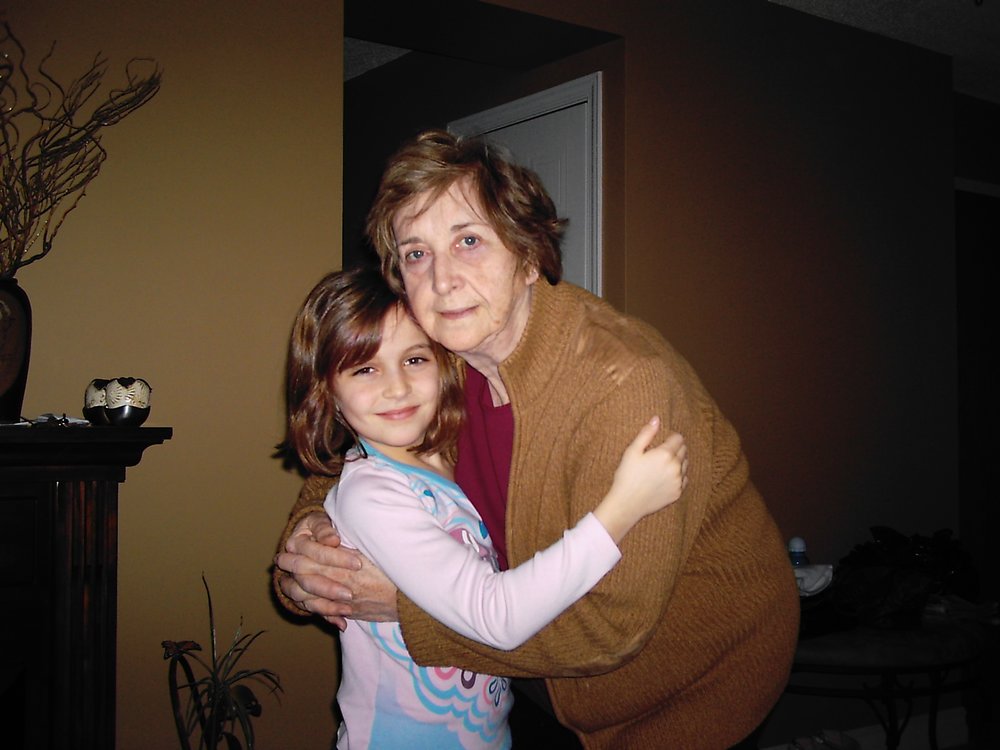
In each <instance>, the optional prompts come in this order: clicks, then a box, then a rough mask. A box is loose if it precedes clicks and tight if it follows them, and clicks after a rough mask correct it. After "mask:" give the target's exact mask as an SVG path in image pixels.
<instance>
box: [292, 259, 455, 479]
mask: <svg viewBox="0 0 1000 750" xmlns="http://www.w3.org/2000/svg"><path fill="white" fill-rule="evenodd" d="M393 310H398V311H399V312H400V314H403V315H409V312H408V311H407V309H406V306H405V304H404V303H403V302H402V301H401V300H400V298H399V295H397V294H396V293H395V292H393V291H392V290H391V289H390V288H389V286H388V285H387V284H386V282H385V280H384V279H383V278H382V277H381V276H380V275H379V273H378V271H376V270H375V269H356V270H352V271H340V272H336V273H331V274H328V275H327V276H325V277H324V278H323V279H322V280H321V281H320V282H319V283H318V284H317V285H316V286H315V287H314V288H313V290H312V291H311V292H309V296H308V297H306V301H305V302H304V303H303V305H302V309H301V310H300V311H299V314H298V315H297V316H296V318H295V323H294V324H293V325H292V335H291V338H290V341H289V344H288V360H287V365H286V371H285V408H286V412H287V417H288V422H287V427H286V433H285V446H286V447H287V448H288V449H290V450H292V451H294V452H295V454H296V455H297V456H298V460H299V462H300V463H301V465H302V466H303V468H305V469H306V470H308V471H310V472H312V473H314V474H326V475H330V476H337V475H339V474H340V470H341V468H342V467H343V464H344V454H345V453H346V452H347V450H348V449H349V448H350V447H351V446H352V445H354V444H355V443H356V442H357V435H355V434H354V431H353V430H352V429H351V426H350V425H349V424H347V423H346V422H345V421H344V418H343V416H341V414H340V411H339V409H337V403H336V399H335V398H334V393H333V378H334V376H335V375H336V374H337V373H339V372H342V371H343V370H346V369H347V368H349V367H353V366H355V365H359V364H362V363H364V362H366V361H368V360H369V359H371V358H372V357H373V356H375V354H376V352H378V349H379V346H381V344H382V322H383V321H384V320H385V316H386V315H388V314H389V313H390V312H392V311H393ZM431 348H432V351H433V353H434V358H435V359H436V360H437V363H438V370H439V372H440V379H441V391H440V396H441V397H440V402H439V404H438V411H437V414H436V415H435V417H434V420H433V421H432V422H431V424H430V425H429V426H428V429H427V433H426V435H425V436H424V441H423V443H421V444H420V445H419V446H417V448H416V449H415V452H417V453H430V452H433V453H440V454H442V455H443V456H444V457H445V458H446V460H449V461H454V458H455V446H456V443H457V440H458V431H459V428H460V427H461V424H462V416H463V402H462V391H461V386H460V385H459V379H458V373H457V371H456V369H455V364H454V362H453V361H452V358H451V356H450V355H449V354H448V352H447V350H445V349H444V348H443V347H442V346H441V345H440V344H437V343H435V342H433V341H431Z"/></svg>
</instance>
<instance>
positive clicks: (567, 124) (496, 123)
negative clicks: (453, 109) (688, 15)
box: [448, 73, 602, 296]
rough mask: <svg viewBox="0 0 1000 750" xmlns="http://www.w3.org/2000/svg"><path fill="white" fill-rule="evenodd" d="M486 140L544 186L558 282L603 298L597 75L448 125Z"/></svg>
mask: <svg viewBox="0 0 1000 750" xmlns="http://www.w3.org/2000/svg"><path fill="white" fill-rule="evenodd" d="M448 130H450V131H451V132H453V133H458V134H460V135H476V136H486V137H487V138H488V139H489V140H490V141H491V142H494V143H497V144H500V145H502V146H504V147H506V148H507V149H508V150H509V151H510V153H511V156H512V158H513V159H514V161H516V162H517V163H518V164H521V165H523V166H526V167H528V168H530V169H532V170H533V171H534V172H535V173H536V174H537V175H538V176H539V177H540V178H541V180H542V183H543V184H544V185H545V189H546V190H547V191H548V193H549V196H550V197H551V198H552V200H553V201H554V202H555V204H556V210H557V212H558V214H559V216H560V217H561V218H565V219H567V220H568V222H567V227H566V233H565V235H564V237H563V242H562V254H563V278H564V279H565V280H566V281H569V282H570V283H573V284H576V285H577V286H580V287H583V288H584V289H587V290H588V291H590V292H591V293H593V294H596V295H597V296H600V295H601V275H602V274H601V207H602V200H601V192H602V191H601V186H602V183H601V166H602V149H601V74H600V73H593V74H591V75H589V76H584V77H583V78H578V79H576V80H574V81H570V82H568V83H564V84H561V85H559V86H555V87H553V88H550V89H546V90H545V91H540V92H538V93H537V94H532V95H531V96H527V97H523V98H521V99H517V100H515V101H513V102H509V103H507V104H503V105H501V106H499V107H494V108H492V109H489V110H486V111H484V112H479V113H476V114H474V115H470V116H469V117H465V118H462V119H460V120H453V121H452V122H449V123H448Z"/></svg>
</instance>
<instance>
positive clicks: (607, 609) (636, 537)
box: [282, 281, 799, 750]
mask: <svg viewBox="0 0 1000 750" xmlns="http://www.w3.org/2000/svg"><path fill="white" fill-rule="evenodd" d="M531 305H532V306H531V315H530V318H529V321H528V326H527V329H526V331H525V334H524V336H523V337H522V340H521V342H520V343H519V345H518V347H517V349H516V350H515V351H514V353H513V354H511V356H510V357H509V358H508V359H507V360H506V361H505V362H504V363H503V364H502V365H501V368H500V373H501V376H502V377H503V380H504V384H505V385H506V387H507V392H508V394H509V396H510V400H511V404H512V406H513V412H514V425H515V429H514V451H513V460H512V466H511V477H510V490H509V504H508V508H507V532H506V536H507V548H508V555H509V559H510V564H511V565H512V566H514V565H517V564H518V563H520V562H523V561H524V560H527V559H529V558H530V557H531V556H532V555H533V554H534V553H535V552H536V551H537V550H539V549H542V548H545V547H547V546H549V545H550V544H552V543H553V542H555V541H556V540H557V539H559V538H560V536H561V535H562V533H563V531H564V530H565V529H566V528H568V527H570V526H573V525H574V524H575V523H576V522H577V521H578V520H579V519H580V518H581V517H582V516H583V515H584V514H585V513H586V512H587V511H589V510H591V509H593V508H594V506H595V505H596V504H597V503H598V502H599V501H600V499H601V498H602V497H603V495H604V494H605V492H606V491H607V490H608V488H609V487H610V484H611V477H612V475H613V473H614V469H615V468H616V467H617V465H618V461H619V459H620V458H621V454H622V451H623V449H624V447H625V446H626V445H627V444H628V443H629V441H631V440H632V438H633V437H634V436H635V434H636V433H637V432H638V430H639V428H640V426H641V425H643V424H644V423H645V422H646V421H647V420H648V419H649V418H650V417H651V416H653V415H654V414H657V415H659V416H660V417H661V418H662V420H663V422H664V423H665V424H666V425H669V427H670V429H672V430H676V431H677V432H680V433H681V434H682V435H684V438H685V441H686V443H687V446H688V456H689V459H690V465H691V468H690V471H689V473H688V479H689V484H688V487H687V489H686V490H685V491H684V494H683V495H682V497H681V499H680V500H679V501H678V502H677V503H675V504H674V505H672V506H670V507H669V508H667V509H666V510H664V511H660V512H659V513H656V514H654V515H653V516H650V517H648V518H646V519H645V520H643V521H642V522H641V523H640V524H638V525H637V526H636V527H635V528H634V529H633V530H632V532H631V533H629V535H628V536H627V537H626V538H625V540H624V541H623V543H622V545H621V549H622V553H623V557H622V560H621V562H620V563H619V564H618V565H617V566H616V567H615V568H614V570H612V571H611V573H609V574H608V575H607V576H605V577H604V579H603V580H602V581H601V582H600V583H599V584H598V585H597V586H596V587H595V588H594V589H593V590H592V591H591V592H590V593H589V594H588V595H587V596H585V597H584V598H583V599H582V600H580V601H579V602H578V603H577V604H575V605H574V606H572V607H571V608H570V609H568V610H567V611H566V612H564V613H563V614H562V615H560V616H559V617H558V618H557V619H556V620H555V621H554V622H552V623H551V624H550V625H549V626H548V627H546V628H545V629H543V630H542V631H541V632H540V633H539V634H538V635H536V636H535V637H534V638H532V639H531V640H530V641H528V642H527V643H525V644H524V645H523V646H521V647H520V648H518V649H516V650H514V651H510V652H503V651H497V650H495V649H491V648H489V647H487V646H484V645H482V644H479V643H476V642H474V641H471V640H468V639H466V638H463V637H462V636H460V635H458V634H456V633H454V632H452V631H450V630H448V629H447V628H446V627H445V626H443V625H441V624H440V623H438V622H436V621H435V620H433V618H431V617H430V616H429V615H428V614H426V613H425V612H423V611H422V610H420V609H419V608H418V607H417V606H416V605H415V604H413V603H412V602H411V601H409V600H408V599H407V598H406V596H405V595H403V594H400V595H399V602H398V603H399V612H400V622H401V625H402V630H403V636H404V638H405V640H406V644H407V647H408V648H409V650H410V653H411V654H412V656H413V658H414V659H415V660H416V661H417V663H419V664H422V665H453V666H459V667H462V668H464V669H470V670H474V671H477V672H485V673H491V674H503V675H509V676H513V677H522V676H523V677H545V678H547V679H546V683H547V685H548V689H549V694H550V697H551V699H552V704H553V707H554V708H555V711H556V714H557V716H558V717H559V720H560V721H561V722H563V723H564V724H565V725H567V726H569V727H571V728H572V729H573V730H575V731H576V733H577V734H578V736H579V737H580V739H581V741H582V742H583V744H584V746H585V747H586V748H616V749H617V748H637V749H639V748H642V749H645V748H658V749H659V748H682V749H683V750H698V749H699V748H704V749H705V750H720V749H722V748H727V747H729V746H730V745H733V744H735V743H736V742H738V741H739V740H741V739H742V738H743V737H745V736H746V735H748V734H749V733H750V732H751V731H752V730H753V729H754V728H755V727H756V726H757V725H758V724H759V723H760V722H761V721H762V720H763V719H764V717H765V716H766V714H767V712H768V711H769V710H770V709H771V707H772V706H773V705H774V703H775V702H776V701H777V699H778V697H779V695H780V694H781V691H782V688H783V686H784V684H785V681H786V680H787V677H788V671H789V668H790V664H791V658H792V653H793V651H794V648H795V642H796V636H797V632H798V613H799V603H798V594H797V590H796V587H795V582H794V577H793V575H792V571H791V568H790V566H789V563H788V559H787V556H786V554H785V551H784V545H783V544H782V540H781V536H780V534H779V532H778V529H777V527H776V525H775V523H774V521H773V520H772V518H771V516H770V514H769V513H768V511H767V509H766V508H765V506H764V503H763V501H762V500H761V498H760V495H759V494H758V492H757V491H756V489H755V488H754V486H753V484H752V483H751V482H750V478H749V469H748V465H747V461H746V458H745V456H744V455H743V452H742V450H741V448H740V442H739V438H738V437H737V435H736V432H735V431H734V430H733V428H732V426H731V425H730V424H729V422H728V421H727V420H726V419H725V417H723V415H722V414H721V413H720V411H719V409H718V407H717V406H716V404H715V402H714V401H713V400H712V398H711V397H710V396H709V394H708V393H707V392H706V391H705V389H704V387H703V386H702V385H701V383H700V381H699V380H698V377H697V376H696V374H695V373H694V371H693V370H692V369H691V367H690V365H688V363H687V362H686V361H685V360H684V359H683V358H682V357H681V356H680V355H679V354H677V353H676V352H675V351H674V350H673V349H672V348H671V347H670V345H669V344H667V342H665V341H664V340H663V338H662V337H661V336H660V335H659V334H658V333H657V332H656V331H655V330H654V329H653V328H652V327H650V326H648V325H646V324H645V323H642V322H641V321H638V320H636V319H634V318H630V317H628V316H625V315H622V314H620V313H618V312H617V311H615V310H614V309H613V308H612V307H610V306H609V305H608V304H607V303H605V302H604V301H602V300H600V299H598V298H596V297H594V296H592V295H590V294H588V293H587V292H585V291H583V290H581V289H578V288H576V287H574V286H572V285H569V284H565V283H562V284H558V285H556V286H549V285H548V284H547V283H545V282H544V281H539V282H538V283H536V284H535V287H534V292H533V294H532V303H531ZM325 486H328V483H315V484H312V485H310V484H308V483H307V485H306V486H305V487H304V488H303V493H302V495H300V498H299V501H298V502H297V503H296V505H295V507H294V508H293V510H292V515H291V517H290V519H289V524H288V527H287V528H286V530H285V533H284V534H283V535H282V544H283V543H284V540H285V539H286V538H287V536H288V534H289V532H290V531H291V529H292V527H294V525H295V523H296V522H297V521H298V519H299V518H301V517H302V516H303V515H305V514H306V513H309V512H312V511H316V510H321V509H322V508H321V503H322V493H323V491H324V489H325ZM414 554H419V551H418V550H414ZM284 601H285V604H286V606H288V607H289V608H290V609H292V610H293V611H300V612H301V610H297V608H296V607H295V606H294V605H293V604H292V603H291V602H289V601H288V600H287V599H284Z"/></svg>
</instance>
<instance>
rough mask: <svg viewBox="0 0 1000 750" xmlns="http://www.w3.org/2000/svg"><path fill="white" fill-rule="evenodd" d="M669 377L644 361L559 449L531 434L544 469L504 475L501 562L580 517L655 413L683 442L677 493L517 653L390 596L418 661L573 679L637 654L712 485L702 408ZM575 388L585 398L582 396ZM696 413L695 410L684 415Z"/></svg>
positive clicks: (585, 413)
mask: <svg viewBox="0 0 1000 750" xmlns="http://www.w3.org/2000/svg"><path fill="white" fill-rule="evenodd" d="M668 381H669V378H668V376H666V375H665V372H664V368H663V363H662V362H656V361H652V362H649V361H647V362H646V363H645V365H643V366H641V367H638V368H636V369H634V370H633V371H632V372H630V373H629V374H628V375H627V377H625V378H624V379H623V380H622V381H621V387H619V388H616V389H614V390H613V391H612V392H611V393H610V394H606V395H605V398H603V399H602V400H600V401H599V402H594V403H591V404H590V405H589V406H588V408H587V409H584V410H581V411H580V412H579V414H578V415H577V416H576V417H575V419H576V420H577V421H576V424H574V425H563V426H562V427H561V428H560V430H561V433H562V434H564V435H573V436H574V437H573V439H572V440H569V439H566V440H565V441H564V442H565V443H566V444H567V446H566V448H565V451H566V452H564V453H560V452H559V450H558V449H555V448H553V449H552V450H549V451H548V453H547V454H546V452H545V451H546V449H545V447H544V446H543V445H542V444H541V442H540V441H539V442H538V444H537V445H535V444H533V445H532V448H531V451H529V452H534V453H535V454H537V455H538V456H539V457H540V458H539V459H538V460H540V461H543V462H544V469H542V468H540V467H539V466H534V465H532V466H530V467H529V469H530V470H524V469H522V470H521V471H520V472H519V471H518V469H517V468H516V467H515V468H514V469H513V470H512V477H511V481H512V490H511V508H510V509H509V511H508V519H509V522H510V521H511V520H512V521H513V524H512V526H511V527H510V528H508V542H509V544H510V545H511V548H512V557H511V559H512V561H514V562H516V561H517V560H518V559H523V554H524V551H525V549H526V545H532V544H535V545H536V546H538V545H539V543H544V539H545V538H547V537H548V536H549V535H550V534H551V531H552V529H551V524H552V523H553V519H559V518H560V517H561V516H562V515H564V514H566V513H567V509H570V510H569V512H580V511H581V510H582V511H583V512H586V511H587V510H589V509H592V508H593V507H595V506H596V505H597V503H598V502H599V501H600V499H601V497H602V496H603V494H604V492H606V491H607V489H608V487H609V486H610V483H611V477H612V476H613V474H614V470H615V468H616V466H617V463H618V461H619V459H620V457H621V455H622V451H623V450H624V448H625V446H626V445H627V444H628V442H629V441H630V440H631V439H632V438H633V437H634V434H635V432H636V431H638V429H639V427H640V426H641V425H642V424H644V423H645V421H646V420H648V419H649V417H650V416H651V415H653V414H658V415H660V416H661V418H662V419H663V422H664V424H665V425H669V426H670V429H673V430H677V431H678V432H680V433H681V434H683V435H684V437H685V441H686V443H687V445H688V455H689V461H690V466H691V468H690V470H689V474H688V479H689V485H688V488H687V489H686V490H685V492H684V495H682V497H681V499H680V500H679V501H678V502H676V503H674V504H673V505H671V506H670V507H668V508H666V509H665V510H662V511H660V512H658V513H655V514H653V515H651V516H648V517H647V518H645V519H644V520H643V521H641V522H640V523H639V524H637V525H636V526H635V527H634V528H633V530H632V531H631V532H629V534H628V536H626V538H625V539H624V540H623V542H622V555H623V557H622V561H621V563H619V565H618V566H616V568H615V570H613V571H612V572H611V573H610V574H609V575H608V576H606V577H605V578H604V579H603V580H602V581H601V582H600V583H599V584H597V586H595V587H594V589H593V591H591V592H590V593H589V594H588V595H587V596H585V597H583V598H582V599H581V600H579V601H578V602H577V603H576V604H574V605H573V606H572V607H570V608H569V609H568V610H567V611H566V612H565V613H564V614H563V615H561V616H560V617H559V618H557V619H556V620H555V621H554V622H553V623H552V624H551V625H549V626H548V627H546V628H545V629H543V630H542V631H541V632H540V633H538V635H537V636H536V637H535V638H532V639H531V640H530V641H528V642H527V643H526V644H524V646H522V647H521V648H519V649H517V650H516V651H513V652H510V653H499V652H496V651H494V652H491V651H489V650H488V649H486V648H484V647H482V646H480V645H479V644H474V643H471V642H469V641H467V640H466V641H463V640H462V639H461V638H459V637H458V636H457V635H456V634H455V633H453V632H449V631H448V630H447V629H446V628H443V627H441V625H440V624H439V623H435V622H434V621H433V620H431V619H429V618H427V617H426V615H424V614H423V613H421V612H420V607H419V603H417V602H413V601H406V600H405V597H400V601H399V612H400V621H401V624H402V628H403V635H404V638H405V640H406V643H407V646H408V647H409V649H410V652H411V654H412V655H413V657H414V659H415V660H416V661H417V663H419V664H431V663H447V664H454V665H456V666H460V667H463V668H466V669H470V670H474V671H477V672H486V673H491V674H506V675H510V676H514V677H517V676H531V677H556V676H583V675H593V674H602V673H604V672H607V671H609V670H612V669H615V668H617V667H620V666H622V665H623V664H624V663H626V662H628V661H629V660H631V659H632V658H633V657H634V656H635V655H636V654H637V653H638V652H639V651H640V650H641V649H642V647H643V645H644V644H645V643H646V642H647V641H648V640H649V638H650V637H651V635H652V633H653V632H654V630H655V629H656V628H657V627H659V626H660V624H661V622H662V620H663V618H664V617H665V612H666V607H667V602H668V601H669V600H670V598H671V595H672V592H673V589H674V586H675V584H676V582H677V578H678V575H679V572H680V569H681V564H682V561H683V559H684V555H685V552H686V551H687V550H689V549H690V544H691V543H692V541H693V538H694V536H695V535H696V534H697V533H698V529H699V527H700V526H701V520H702V517H703V514H704V509H705V507H706V505H707V504H708V499H709V497H710V496H711V495H712V494H713V491H714V480H713V478H712V476H711V475H712V473H713V467H712V463H713V448H712V436H711V432H712V427H711V425H712V423H713V422H712V415H711V414H710V413H708V412H706V411H704V410H702V408H701V407H702V405H701V404H697V403H696V401H697V399H695V402H692V401H691V400H690V399H685V398H683V397H682V394H681V393H679V392H677V391H676V390H674V391H673V392H671V388H670V386H669V384H668ZM577 395H578V397H580V398H581V400H585V396H586V394H585V393H577ZM705 406H706V407H708V406H710V405H705ZM696 411H697V412H701V413H698V414H697V417H693V414H692V413H693V412H696ZM662 437H664V435H662V434H661V435H660V436H659V438H662ZM549 440H551V436H550V437H549ZM736 447H737V453H738V444H737V446H736ZM529 474H530V475H532V476H528V475H529ZM515 487H516V488H515Z"/></svg>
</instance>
